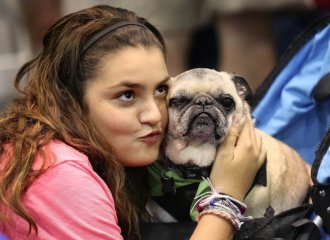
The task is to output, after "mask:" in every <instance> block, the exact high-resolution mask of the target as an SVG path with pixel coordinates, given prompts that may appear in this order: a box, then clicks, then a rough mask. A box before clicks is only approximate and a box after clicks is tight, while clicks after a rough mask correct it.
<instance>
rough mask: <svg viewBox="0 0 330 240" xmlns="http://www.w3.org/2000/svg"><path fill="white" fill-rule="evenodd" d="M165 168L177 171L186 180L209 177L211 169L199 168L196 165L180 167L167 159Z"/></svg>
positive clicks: (209, 167)
mask: <svg viewBox="0 0 330 240" xmlns="http://www.w3.org/2000/svg"><path fill="white" fill-rule="evenodd" d="M164 166H165V167H166V168H168V169H171V170H173V171H175V172H176V173H177V174H179V175H180V176H181V177H182V178H184V179H202V177H205V178H206V177H209V176H210V172H211V167H212V166H208V167H199V166H196V165H178V164H175V163H173V162H171V161H170V160H168V159H167V158H165V159H164Z"/></svg>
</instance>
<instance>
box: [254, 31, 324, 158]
mask: <svg viewBox="0 0 330 240" xmlns="http://www.w3.org/2000/svg"><path fill="white" fill-rule="evenodd" d="M329 72H330V26H327V27H326V28H324V29H323V30H322V31H320V32H318V33H317V34H316V35H315V36H314V37H313V38H312V39H310V40H309V41H308V42H307V43H306V44H305V46H304V47H303V48H301V49H300V50H299V51H298V53H296V55H295V56H294V57H293V58H292V59H291V60H290V62H289V63H288V64H287V65H286V66H285V68H284V69H283V70H282V71H281V72H280V74H279V75H278V76H277V78H276V79H275V80H274V82H273V84H272V85H271V87H270V88H269V89H268V90H267V93H266V95H265V96H264V97H263V99H262V101H261V102H260V103H259V104H258V105H257V107H256V108H255V109H254V111H253V113H252V115H253V117H254V118H255V120H256V127H257V128H259V129H261V130H263V131H265V132H267V133H269V134H270V135H272V136H274V137H275V138H277V139H280V140H282V141H283V142H285V143H287V144H288V145H289V146H291V147H293V148H294V149H296V150H297V152H299V153H300V155H301V156H302V157H303V159H304V160H305V161H306V162H308V163H312V162H313V161H314V158H315V149H316V148H317V145H318V144H319V142H320V140H321V138H322V136H323V134H324V132H325V131H326V129H327V127H328V126H329V125H330V100H326V101H323V102H321V103H317V102H315V100H314V99H313V97H312V90H313V88H314V86H315V85H316V84H317V82H318V81H319V80H320V79H321V78H322V77H323V76H324V75H325V74H326V73H329Z"/></svg>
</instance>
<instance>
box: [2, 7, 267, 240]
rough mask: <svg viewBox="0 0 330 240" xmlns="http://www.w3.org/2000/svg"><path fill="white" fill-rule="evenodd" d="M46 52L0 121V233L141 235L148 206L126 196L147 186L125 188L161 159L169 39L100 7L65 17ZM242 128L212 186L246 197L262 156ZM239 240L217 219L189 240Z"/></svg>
mask: <svg viewBox="0 0 330 240" xmlns="http://www.w3.org/2000/svg"><path fill="white" fill-rule="evenodd" d="M43 45H44V46H43V50H42V52H41V53H40V54H39V56H37V57H36V58H35V59H33V60H32V61H30V62H28V63H26V64H25V65H24V66H23V67H22V68H21V70H20V71H19V72H18V74H17V78H16V81H15V85H16V87H17V88H18V89H19V91H20V93H21V96H20V97H19V98H16V99H15V100H14V101H13V102H12V103H11V104H10V105H9V106H8V107H7V109H6V110H5V111H4V112H3V113H2V117H1V119H0V144H1V145H0V154H1V155H0V171H1V174H0V214H1V215H0V216H1V222H0V231H1V232H3V233H4V234H5V235H6V236H7V237H8V238H9V239H123V238H127V239H135V238H138V224H139V219H140V218H142V216H144V215H146V212H145V209H144V208H142V207H141V206H143V203H145V201H144V199H140V200H141V201H140V202H137V201H135V200H134V198H133V197H132V194H131V191H130V189H133V190H135V192H136V191H137V189H140V188H141V187H144V186H145V185H143V184H144V183H141V184H140V182H141V181H136V182H132V181H131V182H129V181H128V180H127V179H128V178H127V177H126V173H125V169H126V168H128V167H130V168H131V169H134V168H133V167H136V169H141V168H142V169H143V168H145V166H147V165H149V164H152V163H153V162H154V161H156V159H157V156H158V154H159V147H160V144H161V141H162V139H163V136H164V133H165V127H166V124H167V105H166V95H167V91H168V88H169V79H170V76H169V75H168V72H167V67H166V61H165V59H166V48H165V44H164V41H163V39H162V37H161V35H160V34H159V32H158V31H157V30H156V29H155V28H154V27H153V26H152V25H151V24H150V23H149V22H147V21H146V20H145V19H143V18H140V17H138V16H136V15H135V14H134V13H133V12H129V11H126V10H124V9H117V8H112V7H109V6H96V7H92V8H89V9H85V10H82V11H79V12H76V13H72V14H69V15H67V16H65V17H63V18H62V19H60V20H59V21H58V22H57V23H56V24H55V25H54V26H53V27H51V28H50V29H49V31H48V32H47V34H46V36H45V37H44V40H43ZM24 80H26V82H24V83H22V84H21V82H22V81H24ZM239 131H240V130H239V129H238V127H237V126H235V124H234V126H233V127H232V129H231V132H230V136H229V137H228V138H227V139H226V141H225V147H224V148H223V149H219V152H218V155H217V159H216V162H215V164H214V166H213V170H212V173H211V177H210V178H211V181H212V184H213V185H214V186H215V187H219V186H221V187H222V189H223V191H224V192H225V193H227V194H229V195H231V196H232V197H234V198H236V199H237V200H242V199H243V197H244V195H245V194H246V192H247V191H248V189H249V188H250V186H251V183H252V181H253V178H254V176H255V174H256V172H257V170H258V168H259V167H260V166H261V164H262V162H261V160H260V159H263V156H261V157H258V156H259V155H263V154H264V151H263V148H262V144H261V142H260V138H259V137H258V136H256V134H255V132H254V130H253V128H252V124H251V121H247V123H246V124H245V126H244V128H243V130H242V133H241V135H240V137H239V138H238V134H239ZM237 138H238V140H237ZM218 159H222V161H219V160H218ZM215 172H216V173H217V174H215ZM233 173H235V174H233ZM136 176H137V175H136ZM128 185H129V186H130V187H128ZM142 185H143V186H142ZM141 202H142V205H141ZM233 233H234V228H233V226H232V224H231V223H230V221H228V220H227V219H225V218H222V217H220V216H217V215H216V214H212V213H210V214H203V217H202V218H201V219H200V221H199V223H198V226H197V228H196V230H195V232H194V234H193V236H192V238H195V239H221V238H223V239H228V238H230V237H231V236H232V235H233Z"/></svg>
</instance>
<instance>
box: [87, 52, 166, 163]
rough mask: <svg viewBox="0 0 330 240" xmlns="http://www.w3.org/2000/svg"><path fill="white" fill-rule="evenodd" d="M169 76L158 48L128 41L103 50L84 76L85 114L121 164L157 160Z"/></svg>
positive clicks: (164, 118)
mask: <svg viewBox="0 0 330 240" xmlns="http://www.w3.org/2000/svg"><path fill="white" fill-rule="evenodd" d="M169 79H170V77H169V75H168V72H167V67H166V63H165V59H164V56H163V54H162V52H161V50H160V49H158V48H156V47H155V48H149V49H147V48H143V47H128V48H125V49H122V50H120V51H119V52H118V53H116V54H110V55H108V56H107V57H106V58H105V60H103V62H102V65H101V68H100V71H99V72H98V75H97V76H96V78H95V79H92V80H90V81H87V86H86V92H85V102H86V104H87V106H88V108H89V117H90V119H91V120H92V122H93V123H94V124H95V125H96V127H97V128H98V130H99V131H100V132H101V133H102V134H103V136H104V137H105V138H106V140H107V141H108V143H109V144H110V146H111V147H112V149H113V150H114V151H115V154H116V156H117V158H118V161H119V163H121V164H122V165H123V166H130V167H133V166H144V165H148V164H150V163H152V162H154V161H155V160H156V158H157V156H158V153H159V147H160V144H161V141H162V139H163V136H164V132H165V127H166V124H167V120H168V116H167V105H166V95H167V92H168V82H169Z"/></svg>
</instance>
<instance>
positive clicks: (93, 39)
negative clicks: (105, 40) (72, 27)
mask: <svg viewBox="0 0 330 240" xmlns="http://www.w3.org/2000/svg"><path fill="white" fill-rule="evenodd" d="M128 25H135V26H140V27H144V28H146V26H145V25H143V24H142V23H138V22H133V21H124V22H118V23H115V24H112V25H110V26H108V27H106V28H105V29H103V30H102V31H100V32H98V33H97V34H95V35H94V36H92V37H91V38H90V39H89V40H88V41H87V42H86V43H85V44H84V45H83V47H82V48H81V50H80V55H81V54H83V53H84V52H85V51H86V50H87V49H88V48H89V47H90V46H91V45H92V44H93V43H95V42H96V41H97V40H99V39H100V38H101V37H103V36H104V35H105V34H107V33H109V32H112V31H114V30H116V29H117V28H120V27H124V26H128Z"/></svg>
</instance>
